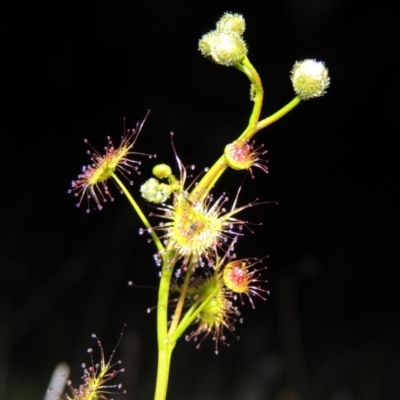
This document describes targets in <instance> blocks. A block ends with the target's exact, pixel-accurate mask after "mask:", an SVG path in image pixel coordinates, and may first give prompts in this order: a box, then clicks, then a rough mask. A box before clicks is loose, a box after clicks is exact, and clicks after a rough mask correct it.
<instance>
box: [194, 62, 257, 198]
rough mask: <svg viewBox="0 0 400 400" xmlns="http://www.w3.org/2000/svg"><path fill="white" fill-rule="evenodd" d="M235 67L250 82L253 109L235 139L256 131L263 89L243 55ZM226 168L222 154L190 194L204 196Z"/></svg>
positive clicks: (253, 69) (255, 72)
mask: <svg viewBox="0 0 400 400" xmlns="http://www.w3.org/2000/svg"><path fill="white" fill-rule="evenodd" d="M236 68H237V69H238V70H239V71H241V72H243V73H244V74H245V75H246V76H247V77H248V78H249V80H250V82H251V84H252V90H253V91H254V99H253V101H254V105H253V111H252V113H251V116H250V120H249V124H248V126H247V128H246V129H245V130H244V132H243V133H242V135H240V136H239V138H238V139H237V140H240V139H242V138H243V137H245V138H246V134H247V133H248V132H253V131H254V133H255V132H257V123H258V120H259V118H260V113H261V107H262V104H263V98H264V90H263V87H262V83H261V79H260V76H259V75H258V72H257V71H256V69H255V68H254V67H253V65H252V64H251V62H250V61H249V59H248V58H247V57H245V58H244V59H243V60H242V62H241V63H240V64H238V65H236ZM254 133H253V134H254ZM226 168H227V164H226V162H225V157H224V156H222V157H220V158H219V160H218V161H217V162H216V163H215V164H214V165H213V166H212V167H211V168H210V169H209V170H208V172H207V173H206V174H205V175H204V176H203V178H202V179H201V180H200V182H199V184H198V185H197V186H196V187H195V188H194V189H193V190H192V195H194V196H195V197H198V196H206V195H207V194H208V192H209V191H210V190H211V189H212V187H213V186H214V185H215V183H216V182H217V180H218V179H219V178H220V177H221V175H222V174H223V173H224V171H225V169H226Z"/></svg>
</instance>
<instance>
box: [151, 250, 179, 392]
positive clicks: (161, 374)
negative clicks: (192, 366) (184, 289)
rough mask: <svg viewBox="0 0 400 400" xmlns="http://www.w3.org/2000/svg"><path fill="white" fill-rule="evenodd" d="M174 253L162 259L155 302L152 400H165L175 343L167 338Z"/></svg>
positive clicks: (169, 253)
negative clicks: (155, 337) (155, 340)
mask: <svg viewBox="0 0 400 400" xmlns="http://www.w3.org/2000/svg"><path fill="white" fill-rule="evenodd" d="M174 260H175V253H174V252H168V253H167V254H166V255H165V256H164V257H163V265H162V269H161V277H160V287H159V289H158V302H157V342H158V366H157V380H156V391H155V395H154V400H165V399H166V396H167V389H168V378H169V367H170V363H171V354H172V350H173V349H174V347H175V342H172V341H171V340H170V339H169V337H168V299H169V290H170V284H171V277H172V273H173V267H174V264H175V261H174Z"/></svg>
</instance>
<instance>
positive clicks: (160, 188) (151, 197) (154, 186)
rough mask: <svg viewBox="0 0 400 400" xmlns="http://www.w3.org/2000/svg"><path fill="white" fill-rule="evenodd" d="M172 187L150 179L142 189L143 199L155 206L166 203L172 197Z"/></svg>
mask: <svg viewBox="0 0 400 400" xmlns="http://www.w3.org/2000/svg"><path fill="white" fill-rule="evenodd" d="M171 192H172V190H171V187H170V186H169V185H167V184H165V183H160V182H159V181H158V180H157V179H155V178H150V179H149V180H148V181H146V182H145V183H144V184H143V185H142V186H141V187H140V193H141V194H142V197H143V198H144V199H145V200H147V201H149V202H151V203H155V204H159V203H164V202H165V201H166V200H167V199H168V197H169V196H170V194H171Z"/></svg>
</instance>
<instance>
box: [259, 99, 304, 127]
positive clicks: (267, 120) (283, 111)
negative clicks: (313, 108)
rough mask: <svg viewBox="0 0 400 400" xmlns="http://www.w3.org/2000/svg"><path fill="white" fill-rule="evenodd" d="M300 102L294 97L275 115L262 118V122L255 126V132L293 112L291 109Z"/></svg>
mask: <svg viewBox="0 0 400 400" xmlns="http://www.w3.org/2000/svg"><path fill="white" fill-rule="evenodd" d="M300 102H301V99H300V97H299V96H296V97H295V98H294V99H293V100H292V101H291V102H290V103H288V104H286V106H284V107H282V108H281V109H280V110H279V111H277V112H276V113H274V114H272V115H270V116H269V117H267V118H264V119H263V120H261V121H260V122H259V123H258V124H257V131H260V130H261V129H264V128H265V127H266V126H268V125H271V124H272V123H273V122H275V121H277V120H278V119H280V118H282V117H283V116H284V115H285V114H287V113H288V112H289V111H291V110H293V108H295V107H296V106H297V105H298V104H299V103H300ZM257 131H256V132H257ZM254 133H255V132H254Z"/></svg>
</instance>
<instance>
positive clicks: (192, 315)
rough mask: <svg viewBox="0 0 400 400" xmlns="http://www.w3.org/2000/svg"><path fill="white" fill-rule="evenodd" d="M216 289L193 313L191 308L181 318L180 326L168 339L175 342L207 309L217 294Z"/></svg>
mask: <svg viewBox="0 0 400 400" xmlns="http://www.w3.org/2000/svg"><path fill="white" fill-rule="evenodd" d="M217 292H218V288H216V289H215V290H214V291H213V292H212V293H211V294H210V295H209V296H208V297H207V299H205V300H204V301H202V302H201V304H200V306H199V307H197V308H196V309H195V310H194V311H192V310H193V307H192V308H191V309H190V310H189V311H188V312H187V313H186V315H185V316H184V317H183V318H182V320H181V322H180V324H179V325H178V327H177V328H176V331H175V333H174V334H173V335H172V336H171V337H170V340H171V341H174V342H176V341H177V340H178V339H179V337H180V336H181V335H182V334H183V332H184V331H185V330H186V329H187V328H188V326H189V325H190V324H192V323H193V321H194V320H195V319H196V318H197V316H198V315H199V314H200V313H201V312H202V311H203V309H204V308H205V307H207V305H208V303H209V302H210V301H211V300H212V299H213V298H214V296H215V295H216V294H217Z"/></svg>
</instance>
